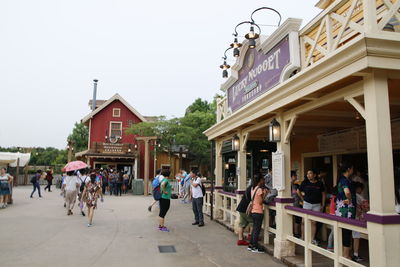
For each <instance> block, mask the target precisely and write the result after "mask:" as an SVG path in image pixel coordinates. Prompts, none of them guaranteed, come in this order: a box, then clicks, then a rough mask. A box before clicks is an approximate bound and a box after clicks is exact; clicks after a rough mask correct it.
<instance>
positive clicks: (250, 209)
mask: <svg viewBox="0 0 400 267" xmlns="http://www.w3.org/2000/svg"><path fill="white" fill-rule="evenodd" d="M258 189H260V188H259V187H258V188H257V189H256V191H254V193H253V197H252V198H251V200H250V202H249V205H247V209H246V214H247V215H250V214H251V211H252V210H253V200H254V197H255V196H256V193H257V190H258Z"/></svg>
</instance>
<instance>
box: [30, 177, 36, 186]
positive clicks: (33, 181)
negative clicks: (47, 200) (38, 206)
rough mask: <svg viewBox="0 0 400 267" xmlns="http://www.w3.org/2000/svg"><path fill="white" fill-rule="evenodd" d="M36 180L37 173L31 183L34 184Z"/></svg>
mask: <svg viewBox="0 0 400 267" xmlns="http://www.w3.org/2000/svg"><path fill="white" fill-rule="evenodd" d="M35 182H36V175H34V176H32V178H31V183H32V184H34V183H35Z"/></svg>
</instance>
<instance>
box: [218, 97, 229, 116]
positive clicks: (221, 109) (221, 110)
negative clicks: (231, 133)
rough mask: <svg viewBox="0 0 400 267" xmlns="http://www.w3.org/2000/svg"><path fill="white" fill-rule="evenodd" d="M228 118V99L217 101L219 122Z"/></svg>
mask: <svg viewBox="0 0 400 267" xmlns="http://www.w3.org/2000/svg"><path fill="white" fill-rule="evenodd" d="M226 117H228V101H227V97H226V96H225V97H224V98H222V99H220V100H219V101H217V122H220V121H222V120H223V119H225V118H226Z"/></svg>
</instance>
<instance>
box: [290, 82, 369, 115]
mask: <svg viewBox="0 0 400 267" xmlns="http://www.w3.org/2000/svg"><path fill="white" fill-rule="evenodd" d="M362 94H363V82H362V81H359V82H355V83H353V84H350V85H348V86H345V87H343V88H342V89H340V90H337V91H335V92H333V93H330V94H327V95H325V96H322V97H320V98H318V99H316V100H314V101H311V102H309V103H306V104H303V105H301V106H298V107H296V108H293V109H291V110H288V111H286V112H285V113H284V114H283V115H284V117H285V118H286V117H292V116H295V115H299V114H302V113H305V112H308V111H311V110H314V109H317V108H319V107H322V106H325V105H327V104H330V103H332V102H335V101H337V100H339V99H343V98H344V97H346V96H355V95H362Z"/></svg>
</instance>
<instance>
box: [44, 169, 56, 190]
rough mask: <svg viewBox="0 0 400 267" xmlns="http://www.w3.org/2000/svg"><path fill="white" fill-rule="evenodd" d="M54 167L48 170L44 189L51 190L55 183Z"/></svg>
mask: <svg viewBox="0 0 400 267" xmlns="http://www.w3.org/2000/svg"><path fill="white" fill-rule="evenodd" d="M53 173H54V172H53V169H52V168H50V169H48V170H47V172H46V181H47V186H46V187H45V188H44V191H46V189H47V190H49V192H51V186H52V185H53Z"/></svg>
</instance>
